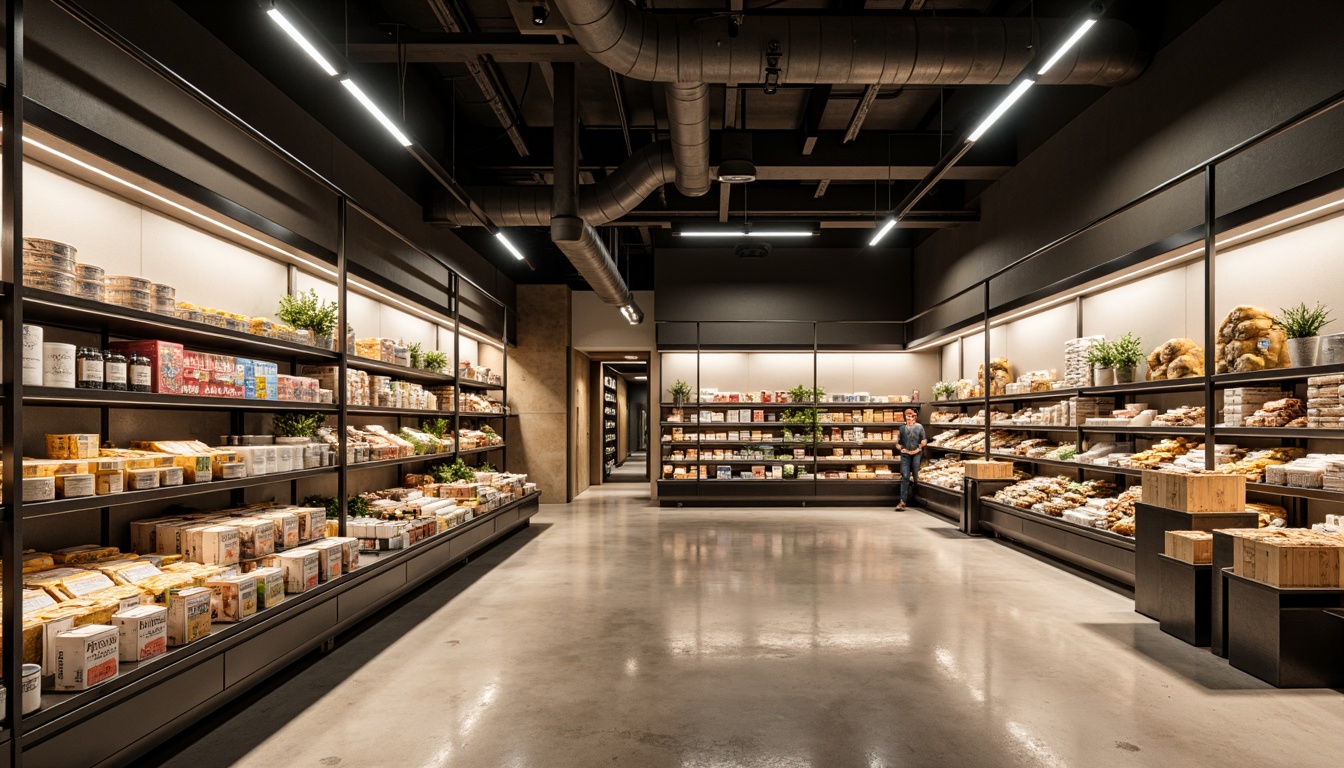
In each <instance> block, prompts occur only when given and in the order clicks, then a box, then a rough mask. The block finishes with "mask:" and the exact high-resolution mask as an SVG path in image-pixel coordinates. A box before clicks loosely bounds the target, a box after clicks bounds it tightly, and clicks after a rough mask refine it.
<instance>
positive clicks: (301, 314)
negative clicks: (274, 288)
mask: <svg viewBox="0 0 1344 768" xmlns="http://www.w3.org/2000/svg"><path fill="white" fill-rule="evenodd" d="M275 315H276V317H278V318H280V320H281V321H283V322H284V323H286V324H287V325H291V326H293V327H295V328H306V329H307V330H310V331H312V332H313V333H314V334H315V335H317V336H330V335H331V334H332V332H333V331H335V330H336V318H337V306H336V302H334V301H323V300H322V299H321V298H320V297H319V296H318V295H317V291H315V290H313V289H312V288H309V289H308V290H307V291H305V292H303V293H296V294H294V295H292V296H281V297H280V309H279V310H278V311H276V313H275Z"/></svg>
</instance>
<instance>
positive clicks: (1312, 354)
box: [1288, 336, 1321, 368]
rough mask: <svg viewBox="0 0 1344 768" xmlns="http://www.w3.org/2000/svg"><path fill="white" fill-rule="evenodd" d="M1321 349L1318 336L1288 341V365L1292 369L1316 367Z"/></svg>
mask: <svg viewBox="0 0 1344 768" xmlns="http://www.w3.org/2000/svg"><path fill="white" fill-rule="evenodd" d="M1320 348H1321V337H1320V336H1307V337H1305V338H1301V339H1289V340H1288V363H1289V365H1291V366H1293V367H1294V368H1306V367H1308V366H1312V365H1316V364H1317V358H1318V356H1319V352H1320Z"/></svg>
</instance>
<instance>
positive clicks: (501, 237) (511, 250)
mask: <svg viewBox="0 0 1344 768" xmlns="http://www.w3.org/2000/svg"><path fill="white" fill-rule="evenodd" d="M495 239H496V240H498V241H499V242H501V243H503V244H504V247H505V248H507V249H508V251H509V253H512V254H513V258H515V259H517V260H519V261H522V260H523V259H524V258H525V257H524V256H523V252H522V251H520V250H518V249H517V248H515V247H514V245H513V243H510V242H509V238H507V237H505V236H504V233H503V232H502V231H500V232H496V233H495Z"/></svg>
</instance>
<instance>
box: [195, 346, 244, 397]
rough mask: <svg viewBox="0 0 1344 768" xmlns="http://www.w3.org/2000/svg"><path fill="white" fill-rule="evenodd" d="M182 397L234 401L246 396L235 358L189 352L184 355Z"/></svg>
mask: <svg viewBox="0 0 1344 768" xmlns="http://www.w3.org/2000/svg"><path fill="white" fill-rule="evenodd" d="M182 394H184V395H195V396H197V397H230V398H239V399H241V398H242V397H243V396H244V395H245V394H246V388H245V387H244V386H243V382H242V381H241V377H240V376H239V375H238V371H237V360H236V358H234V357H233V356H232V355H215V354H210V353H208V352H196V351H194V350H187V351H186V352H184V353H183V362H182Z"/></svg>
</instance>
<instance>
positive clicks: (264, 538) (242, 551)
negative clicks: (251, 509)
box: [233, 517, 275, 560]
mask: <svg viewBox="0 0 1344 768" xmlns="http://www.w3.org/2000/svg"><path fill="white" fill-rule="evenodd" d="M233 525H235V526H236V527H237V528H238V552H239V557H241V558H242V559H244V560H255V559H256V558H259V557H265V556H267V555H270V554H274V553H275V521H274V520H267V519H266V518H262V517H257V518H245V519H241V520H237V521H233Z"/></svg>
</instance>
